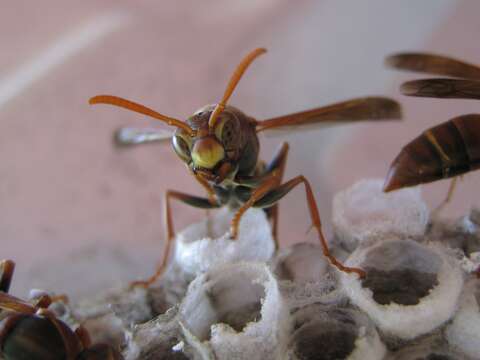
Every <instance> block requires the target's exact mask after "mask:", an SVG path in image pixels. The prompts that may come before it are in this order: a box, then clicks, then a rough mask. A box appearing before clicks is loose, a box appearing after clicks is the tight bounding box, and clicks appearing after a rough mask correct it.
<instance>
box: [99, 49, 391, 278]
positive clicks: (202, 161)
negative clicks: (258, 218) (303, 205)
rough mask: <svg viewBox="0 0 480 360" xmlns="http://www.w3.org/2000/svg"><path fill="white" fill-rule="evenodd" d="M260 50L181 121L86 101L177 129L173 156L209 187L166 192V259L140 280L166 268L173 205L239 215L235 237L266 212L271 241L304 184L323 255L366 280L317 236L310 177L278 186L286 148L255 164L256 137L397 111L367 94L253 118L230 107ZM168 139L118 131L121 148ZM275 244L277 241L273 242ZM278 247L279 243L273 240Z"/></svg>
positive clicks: (136, 107) (105, 100)
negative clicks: (212, 100) (287, 201)
mask: <svg viewBox="0 0 480 360" xmlns="http://www.w3.org/2000/svg"><path fill="white" fill-rule="evenodd" d="M265 52H266V50H265V49H261V48H259V49H255V50H254V51H252V52H250V53H249V54H248V55H247V56H246V57H245V58H244V59H243V60H242V61H241V62H240V64H239V65H238V67H237V68H236V70H235V71H234V73H233V75H232V76H231V78H230V81H229V83H228V86H227V89H226V91H225V93H224V95H223V98H222V99H221V100H220V102H219V103H218V104H215V105H207V106H205V107H203V108H201V109H200V110H198V111H197V112H195V113H194V114H193V115H192V116H191V117H189V118H188V119H187V121H186V122H184V121H181V120H177V119H174V118H171V117H167V116H165V115H162V114H159V113H158V112H156V111H154V110H151V109H149V108H147V107H145V106H143V105H140V104H137V103H134V102H131V101H128V100H125V99H122V98H119V97H116V96H110V95H99V96H95V97H93V98H91V99H90V104H110V105H115V106H119V107H123V108H126V109H128V110H132V111H135V112H138V113H141V114H144V115H148V116H150V117H153V118H155V119H158V120H160V121H163V122H164V123H166V124H168V125H170V126H174V127H176V128H177V130H176V131H175V133H174V134H173V136H171V135H169V136H168V137H167V138H169V139H170V138H171V143H172V146H173V149H174V151H175V152H176V153H177V155H178V156H179V157H180V159H181V160H183V161H184V162H185V164H186V165H187V168H188V170H189V171H190V172H191V173H192V175H193V176H194V177H195V179H196V180H197V181H198V182H199V183H200V185H202V186H203V188H204V189H205V190H206V192H207V194H208V197H206V198H203V197H198V196H192V195H189V194H185V193H182V192H178V191H173V190H169V191H167V193H166V197H165V215H166V216H165V217H166V238H167V244H166V249H165V251H164V255H163V259H162V262H161V264H160V266H159V267H158V268H157V271H156V273H155V275H153V276H152V277H151V278H150V279H148V280H147V281H144V282H137V283H134V284H141V285H149V284H151V283H152V282H154V281H155V280H156V279H157V277H158V276H160V275H161V274H162V273H163V271H164V269H165V267H166V264H167V260H168V254H169V251H170V247H171V243H172V239H173V237H174V231H173V223H172V215H171V211H170V200H171V199H176V200H179V201H182V202H184V203H186V204H189V205H191V206H195V207H198V208H204V209H212V208H219V207H221V206H224V205H227V206H230V207H232V208H234V209H237V210H236V213H235V215H234V217H233V219H232V221H231V228H230V232H231V237H232V238H233V239H235V238H236V237H237V234H238V225H239V222H240V219H241V217H242V215H243V214H244V213H245V211H246V210H247V209H248V208H250V207H258V208H264V209H268V213H269V215H270V217H271V220H272V231H273V235H274V238H275V239H276V235H277V217H278V205H277V201H278V200H280V199H281V198H283V197H284V196H285V195H286V194H287V193H288V192H290V191H291V190H292V189H293V188H294V187H296V186H297V185H299V184H304V186H305V191H306V198H307V204H308V208H309V212H310V217H311V220H312V224H313V227H315V228H316V230H317V232H318V236H319V239H320V242H321V244H322V247H323V253H324V254H325V256H326V257H327V258H328V259H329V261H330V262H331V263H332V264H333V265H334V266H336V267H337V268H338V269H340V270H342V271H345V272H355V273H357V274H359V275H360V276H364V274H365V273H364V271H363V270H361V269H357V268H349V267H346V266H344V265H342V264H341V263H340V262H339V261H338V260H337V259H336V258H335V257H334V256H333V255H332V254H331V253H330V252H329V249H328V246H327V241H326V239H325V237H324V235H323V233H322V226H321V223H320V216H319V213H318V209H317V205H316V202H315V197H314V194H313V191H312V188H311V186H310V183H309V182H308V180H307V179H306V178H305V177H303V176H301V175H300V176H297V177H294V178H293V179H291V180H289V181H287V182H284V183H282V178H283V173H284V169H285V165H286V160H287V154H288V150H289V147H288V144H287V143H284V144H283V145H282V146H281V148H280V149H279V151H278V152H277V154H276V155H275V156H274V158H273V159H272V160H271V161H270V163H269V164H268V165H265V164H264V163H263V162H260V161H259V160H258V153H259V141H258V137H257V133H259V132H261V131H265V130H270V129H275V128H279V127H286V126H300V125H310V124H317V123H326V122H337V123H342V122H347V121H358V120H380V119H398V118H400V106H399V105H398V104H397V103H396V102H395V101H393V100H390V99H387V98H381V97H365V98H358V99H353V100H349V101H345V102H340V103H337V104H333V105H330V106H325V107H321V108H317V109H313V110H309V111H304V112H300V113H296V114H291V115H286V116H281V117H277V118H273V119H269V120H264V121H258V120H255V119H253V118H251V117H249V116H247V115H245V114H244V113H243V112H241V111H240V110H238V109H236V108H234V107H233V106H230V105H227V101H228V100H229V98H230V96H231V95H232V93H233V91H234V89H235V87H236V86H237V84H238V82H239V80H240V78H241V77H242V75H243V73H244V72H245V70H246V69H247V67H248V66H249V65H250V64H251V63H252V61H253V60H254V59H255V58H257V57H258V56H259V55H261V54H263V53H265ZM162 138H165V136H162V135H160V133H155V131H152V130H151V129H150V130H147V131H145V132H142V131H141V130H135V129H123V130H121V131H120V132H119V133H118V139H117V140H118V141H119V142H120V143H126V144H135V143H144V142H149V141H156V140H161V139H162ZM276 241H277V240H276ZM276 246H277V247H278V243H276Z"/></svg>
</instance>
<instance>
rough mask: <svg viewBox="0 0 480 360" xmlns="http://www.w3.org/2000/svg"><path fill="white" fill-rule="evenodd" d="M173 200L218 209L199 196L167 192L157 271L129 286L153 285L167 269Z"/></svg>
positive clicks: (171, 236)
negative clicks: (160, 257)
mask: <svg viewBox="0 0 480 360" xmlns="http://www.w3.org/2000/svg"><path fill="white" fill-rule="evenodd" d="M171 199H175V200H179V201H181V202H183V203H185V204H187V205H190V206H193V207H197V208H201V209H214V208H218V207H220V204H218V203H215V204H212V201H211V199H208V198H204V197H199V196H194V195H189V194H186V193H182V192H179V191H175V190H167V192H166V193H165V201H164V204H165V209H164V214H165V221H164V223H165V240H166V242H167V243H166V245H165V250H164V251H163V255H162V260H161V261H160V264H159V265H158V266H157V269H156V271H155V274H153V275H152V276H151V277H150V278H148V279H147V280H144V281H135V282H133V283H132V284H131V285H130V286H131V287H134V286H145V287H146V286H149V285H151V284H153V283H154V282H155V281H156V280H157V279H158V278H159V277H160V276H161V275H162V274H163V273H164V272H165V269H166V268H167V263H168V258H169V255H170V249H171V247H172V242H173V239H174V237H175V232H174V228H173V219H172V210H171V207H170V200H171Z"/></svg>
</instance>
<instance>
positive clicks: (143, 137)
mask: <svg viewBox="0 0 480 360" xmlns="http://www.w3.org/2000/svg"><path fill="white" fill-rule="evenodd" d="M172 135H173V133H172V132H171V131H168V130H163V129H158V128H133V127H123V128H120V129H118V130H117V131H115V133H114V135H113V141H114V144H115V145H116V146H118V147H125V146H131V145H139V144H146V143H151V142H161V141H165V140H170V139H171V137H172Z"/></svg>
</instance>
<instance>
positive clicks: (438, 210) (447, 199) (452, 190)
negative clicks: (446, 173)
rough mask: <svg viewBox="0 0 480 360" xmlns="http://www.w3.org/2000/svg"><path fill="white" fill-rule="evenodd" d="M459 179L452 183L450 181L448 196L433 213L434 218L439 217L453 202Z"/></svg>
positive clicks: (455, 178) (454, 179)
mask: <svg viewBox="0 0 480 360" xmlns="http://www.w3.org/2000/svg"><path fill="white" fill-rule="evenodd" d="M457 179H458V177H457V176H456V177H454V178H453V179H452V181H450V186H449V187H448V192H447V196H446V197H445V199H443V201H442V202H441V203H440V204H439V205H438V206H437V207H436V208H435V209H434V210H433V211H432V217H435V216H437V215H438V214H439V213H440V212H441V211H442V210H443V209H444V208H445V206H446V205H447V204H448V203H449V202H450V201H451V200H452V198H453V193H454V192H455V187H456V186H457Z"/></svg>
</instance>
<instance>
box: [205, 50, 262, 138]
mask: <svg viewBox="0 0 480 360" xmlns="http://www.w3.org/2000/svg"><path fill="white" fill-rule="evenodd" d="M266 52H267V49H264V48H257V49H255V50H253V51H251V52H250V53H249V54H248V55H247V56H245V57H244V58H243V60H242V61H241V62H240V64H238V66H237V68H236V69H235V71H234V73H233V74H232V77H231V78H230V81H229V82H228V85H227V89H226V90H225V93H224V94H223V98H222V100H220V102H219V103H218V104H217V105H216V106H215V109H214V110H213V112H212V114H211V115H210V119H208V128H209V129H210V130H212V129H214V128H215V123H216V120H217V118H218V116H219V115H220V114H221V113H222V111H223V110H224V109H225V106H226V105H227V101H228V99H230V96H231V95H232V93H233V91H234V90H235V88H236V87H237V84H238V82H239V81H240V79H241V78H242V76H243V73H244V72H245V70H247V68H248V67H249V65H250V64H251V63H252V62H253V60H255V59H256V58H257V57H259V56H260V55H262V54H265V53H266Z"/></svg>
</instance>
